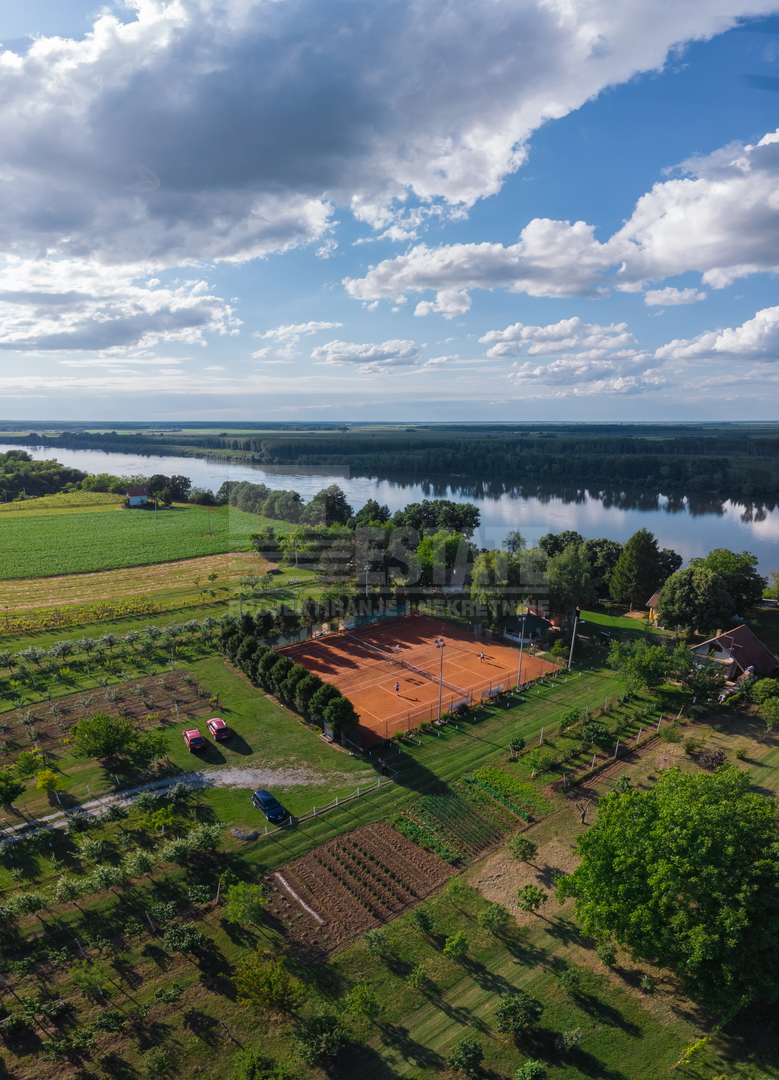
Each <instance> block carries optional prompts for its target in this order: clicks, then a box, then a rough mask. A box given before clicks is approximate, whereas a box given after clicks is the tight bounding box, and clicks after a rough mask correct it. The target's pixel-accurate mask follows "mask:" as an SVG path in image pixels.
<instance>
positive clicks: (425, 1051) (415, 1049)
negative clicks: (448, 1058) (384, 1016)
mask: <svg viewBox="0 0 779 1080" xmlns="http://www.w3.org/2000/svg"><path fill="white" fill-rule="evenodd" d="M381 1041H382V1043H383V1044H384V1045H385V1046H391V1047H392V1049H393V1050H395V1051H397V1053H398V1054H400V1056H401V1057H402V1058H403V1060H404V1061H406V1062H408V1063H409V1064H411V1065H414V1066H415V1067H416V1068H418V1069H440V1068H441V1067H442V1066H443V1064H444V1062H443V1059H442V1058H441V1055H440V1054H437V1053H436V1052H435V1050H431V1049H430V1048H429V1047H427V1046H423V1045H422V1043H420V1042H417V1041H416V1039H412V1037H411V1035H410V1034H409V1031H408V1028H405V1027H403V1026H402V1025H401V1024H383V1025H382V1028H381ZM365 1049H366V1048H364V1047H363V1048H361V1051H360V1059H361V1062H362V1063H363V1064H364V1058H363V1051H364V1050H365ZM377 1056H378V1055H377ZM378 1064H379V1062H377V1065H378ZM380 1068H381V1070H382V1071H384V1072H385V1075H392V1076H394V1075H396V1074H395V1073H394V1071H393V1072H391V1073H389V1072H388V1071H386V1070H387V1066H386V1064H385V1063H384V1062H383V1061H382V1062H381V1063H380ZM377 1073H378V1075H381V1073H380V1072H378V1070H377Z"/></svg>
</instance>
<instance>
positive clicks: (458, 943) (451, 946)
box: [444, 930, 468, 960]
mask: <svg viewBox="0 0 779 1080" xmlns="http://www.w3.org/2000/svg"><path fill="white" fill-rule="evenodd" d="M467 952H468V935H467V934H466V933H465V931H464V930H458V931H457V933H456V934H452V935H451V937H448V938H447V939H446V944H445V945H444V956H446V957H448V958H449V959H450V960H460V959H462V957H463V956H465V954H466V953H467Z"/></svg>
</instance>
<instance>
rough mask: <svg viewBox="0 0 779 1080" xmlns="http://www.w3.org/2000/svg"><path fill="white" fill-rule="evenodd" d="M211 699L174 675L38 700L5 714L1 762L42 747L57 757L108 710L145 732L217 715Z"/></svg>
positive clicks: (1, 728) (0, 728) (184, 674)
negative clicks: (80, 726)
mask: <svg viewBox="0 0 779 1080" xmlns="http://www.w3.org/2000/svg"><path fill="white" fill-rule="evenodd" d="M210 697H211V691H210V690H207V689H206V688H205V687H203V686H202V685H201V684H200V683H198V682H197V680H195V679H193V678H192V677H191V676H189V675H188V673H187V672H181V671H173V672H166V673H160V674H159V675H149V676H146V677H145V678H142V679H130V680H128V681H127V682H122V683H112V684H111V685H110V686H108V687H106V688H105V689H98V690H82V691H80V692H79V693H76V694H67V695H66V696H64V697H60V698H55V699H54V700H53V701H51V702H38V704H36V705H30V706H29V707H27V708H25V709H14V710H13V711H11V712H5V713H2V715H0V758H2V760H3V763H4V764H5V763H9V762H12V761H13V759H14V758H15V757H16V755H17V754H19V753H21V751H22V750H30V749H32V748H33V747H35V746H37V745H40V746H42V747H43V748H44V749H45V750H46V751H48V752H49V753H56V752H57V751H58V748H59V747H60V746H62V745H67V740H68V739H69V735H70V729H71V728H72V727H73V726H74V724H76V723H77V722H78V721H79V720H80V719H81V717H82V716H91V715H92V714H93V713H96V712H105V713H108V715H109V716H114V717H118V716H123V717H127V718H128V719H130V720H132V721H133V723H134V724H135V725H136V726H137V727H139V728H143V727H144V726H149V725H153V724H157V723H158V722H159V721H167V722H169V723H175V722H176V721H177V720H191V719H195V718H196V717H199V716H204V715H205V714H206V713H209V714H213V712H214V706H213V705H211V704H210V703H209V701H210Z"/></svg>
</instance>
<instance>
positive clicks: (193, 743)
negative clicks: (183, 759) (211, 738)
mask: <svg viewBox="0 0 779 1080" xmlns="http://www.w3.org/2000/svg"><path fill="white" fill-rule="evenodd" d="M182 738H183V739H184V742H185V744H186V747H187V750H189V752H190V753H191V754H194V753H195V751H196V750H205V748H206V746H207V745H208V743H207V742H206V740H205V739H204V738H203V736H202V735H201V734H200V732H199V731H198V730H197V728H190V730H189V731H184V732H182Z"/></svg>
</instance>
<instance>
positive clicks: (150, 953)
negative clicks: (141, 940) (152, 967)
mask: <svg viewBox="0 0 779 1080" xmlns="http://www.w3.org/2000/svg"><path fill="white" fill-rule="evenodd" d="M141 956H146V957H148V958H149V960H151V961H152V963H154V964H156V965H157V967H158V968H159V970H160V971H167V970H168V968H169V967H170V964H171V960H170V957H169V956H168V954H167V953H166V952H165V950H164V949H161V948H160V947H159V945H153V944H152V943H151V942H150V943H149V944H148V945H144V947H143V948H142V949H141Z"/></svg>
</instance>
